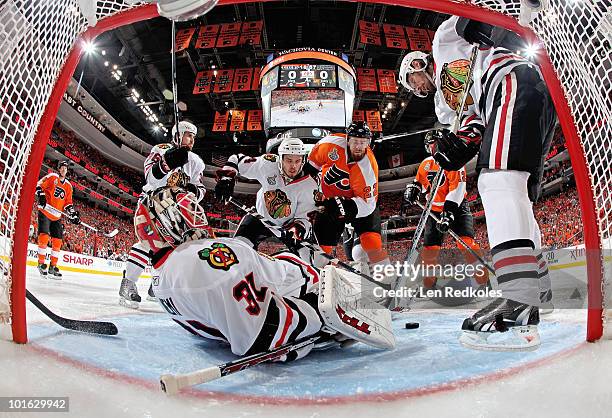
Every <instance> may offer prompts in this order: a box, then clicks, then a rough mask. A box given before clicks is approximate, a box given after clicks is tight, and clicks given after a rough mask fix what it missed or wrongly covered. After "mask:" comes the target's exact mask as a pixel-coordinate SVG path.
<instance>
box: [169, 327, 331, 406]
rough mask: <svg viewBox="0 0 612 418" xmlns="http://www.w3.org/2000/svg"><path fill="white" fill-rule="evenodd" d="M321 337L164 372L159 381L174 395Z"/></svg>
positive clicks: (314, 336)
mask: <svg viewBox="0 0 612 418" xmlns="http://www.w3.org/2000/svg"><path fill="white" fill-rule="evenodd" d="M321 338H322V337H321V336H320V335H318V334H315V335H312V336H310V337H306V338H304V339H302V340H298V341H296V342H293V343H290V344H285V345H282V346H280V347H278V348H275V349H272V350H268V351H264V352H261V353H259V354H253V355H250V356H248V357H242V358H239V359H237V360H234V361H230V362H227V363H223V364H219V365H218V366H212V367H207V368H206V369H201V370H196V371H195V372H191V373H185V374H164V375H161V376H160V378H159V383H160V385H161V389H162V390H163V391H164V392H166V393H167V394H169V395H174V394H176V393H177V392H178V391H179V390H181V389H183V388H186V387H189V386H194V385H199V384H202V383H206V382H210V381H212V380H215V379H218V378H220V377H223V376H227V375H230V374H234V373H236V372H239V371H242V370H245V369H248V368H251V367H253V366H257V365H258V364H260V363H264V362H266V361H271V360H276V359H278V358H280V357H282V356H284V355H285V354H288V353H290V352H292V351H297V350H299V349H301V348H304V347H306V346H308V345H310V344H314V343H315V342H316V341H318V340H320V339H321Z"/></svg>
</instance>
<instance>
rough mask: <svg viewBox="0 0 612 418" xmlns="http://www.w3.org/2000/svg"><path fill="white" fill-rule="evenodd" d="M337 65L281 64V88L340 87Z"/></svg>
mask: <svg viewBox="0 0 612 418" xmlns="http://www.w3.org/2000/svg"><path fill="white" fill-rule="evenodd" d="M336 68H337V66H336V65H329V64H283V65H281V66H280V77H279V85H278V87H279V88H334V87H338V80H337V77H336Z"/></svg>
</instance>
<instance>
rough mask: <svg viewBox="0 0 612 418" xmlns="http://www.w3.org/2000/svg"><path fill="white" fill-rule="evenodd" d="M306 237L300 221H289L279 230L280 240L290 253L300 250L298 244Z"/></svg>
mask: <svg viewBox="0 0 612 418" xmlns="http://www.w3.org/2000/svg"><path fill="white" fill-rule="evenodd" d="M305 236H306V228H305V227H304V225H303V224H302V223H301V222H300V221H291V222H289V223H287V224H286V225H284V226H283V228H282V229H281V237H280V240H281V241H282V242H283V244H285V245H286V246H287V248H289V249H290V250H291V251H292V252H297V250H298V249H299V248H300V243H301V242H302V241H303V240H304V237H305Z"/></svg>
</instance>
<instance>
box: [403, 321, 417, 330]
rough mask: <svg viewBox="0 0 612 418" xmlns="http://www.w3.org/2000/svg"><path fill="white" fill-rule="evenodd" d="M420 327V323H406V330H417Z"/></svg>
mask: <svg viewBox="0 0 612 418" xmlns="http://www.w3.org/2000/svg"><path fill="white" fill-rule="evenodd" d="M419 326H420V325H419V323H418V322H406V325H405V328H406V329H417V328H418V327H419Z"/></svg>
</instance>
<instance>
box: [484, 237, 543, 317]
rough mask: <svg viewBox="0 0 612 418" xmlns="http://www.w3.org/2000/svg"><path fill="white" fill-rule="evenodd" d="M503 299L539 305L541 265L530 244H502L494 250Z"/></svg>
mask: <svg viewBox="0 0 612 418" xmlns="http://www.w3.org/2000/svg"><path fill="white" fill-rule="evenodd" d="M491 254H492V255H493V267H494V268H495V274H496V278H495V279H492V280H495V281H496V282H497V286H494V288H496V289H499V290H501V292H502V294H501V297H502V298H505V299H511V300H513V301H515V302H520V303H526V304H528V305H535V306H537V305H539V304H540V281H539V277H538V261H537V258H536V255H535V251H534V249H533V242H532V241H531V240H525V239H520V240H512V241H507V242H503V243H501V244H499V245H497V246H495V247H493V249H492V250H491Z"/></svg>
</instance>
